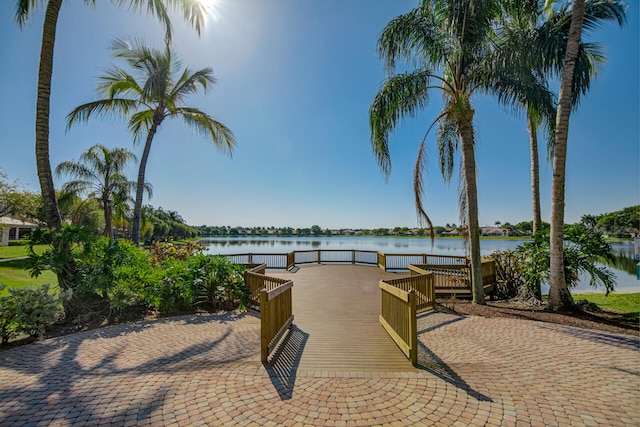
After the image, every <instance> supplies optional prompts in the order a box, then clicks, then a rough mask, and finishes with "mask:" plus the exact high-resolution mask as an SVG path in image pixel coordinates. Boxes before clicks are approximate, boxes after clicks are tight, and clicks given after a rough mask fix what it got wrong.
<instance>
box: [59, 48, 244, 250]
mask: <svg viewBox="0 0 640 427" xmlns="http://www.w3.org/2000/svg"><path fill="white" fill-rule="evenodd" d="M112 51H113V54H114V57H115V58H116V59H122V60H123V61H124V62H125V63H126V64H127V65H128V66H129V67H130V68H131V70H132V74H130V73H129V72H128V71H126V70H124V69H123V68H120V67H117V66H113V67H112V68H111V69H109V70H107V71H106V74H105V75H103V76H101V77H99V79H100V83H99V84H98V91H99V93H100V94H102V95H103V96H104V98H102V99H99V100H97V101H93V102H89V103H86V104H83V105H80V106H78V107H76V108H75V109H74V110H73V111H71V112H70V113H69V115H68V116H67V129H69V128H70V127H71V126H72V125H73V124H74V123H76V122H78V121H81V122H86V121H87V120H89V118H90V117H91V116H92V115H94V114H97V115H115V116H119V117H122V118H127V119H128V126H129V131H130V132H131V134H132V135H133V137H134V142H138V141H140V140H141V139H142V138H143V137H145V138H146V141H145V145H144V150H143V152H142V157H141V159H140V168H139V171H138V183H137V187H136V199H135V205H134V212H133V230H132V236H131V237H132V240H133V242H134V243H136V244H139V243H140V215H141V211H142V193H143V190H144V176H145V170H146V167H147V160H148V158H149V152H150V150H151V144H152V142H153V138H154V136H155V134H156V132H157V131H158V128H159V127H160V125H161V124H162V122H163V121H164V120H165V119H167V118H173V117H180V118H182V119H183V120H184V122H185V123H186V124H187V125H189V126H191V127H192V128H193V129H195V130H196V131H197V132H198V133H200V134H201V135H203V136H207V137H210V138H211V141H212V142H213V144H214V145H215V146H216V148H218V149H219V150H221V151H226V152H228V153H231V152H232V150H233V147H234V145H235V139H234V136H233V133H232V132H231V130H229V128H227V127H226V126H225V125H223V124H222V123H220V122H218V121H216V120H215V119H213V117H211V116H209V115H208V114H206V113H204V112H202V111H201V110H199V109H197V108H193V107H185V106H183V105H182V104H183V103H184V101H185V98H186V97H187V96H188V95H190V94H194V93H197V92H198V89H199V88H202V90H203V91H205V92H206V91H207V90H208V88H209V86H210V85H213V84H215V79H214V77H213V70H211V68H208V67H207V68H203V69H201V70H198V71H195V72H192V71H191V70H190V69H189V68H185V69H184V70H182V71H181V72H178V68H179V67H180V66H181V64H180V61H178V60H177V59H176V58H175V57H174V55H173V53H172V52H171V49H170V46H169V45H168V44H167V45H166V47H165V49H164V50H163V51H161V50H157V49H152V48H150V47H148V46H146V45H145V44H144V43H143V42H142V41H140V40H135V41H129V40H125V39H118V40H115V41H114V43H113V46H112Z"/></svg>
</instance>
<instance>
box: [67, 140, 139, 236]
mask: <svg viewBox="0 0 640 427" xmlns="http://www.w3.org/2000/svg"><path fill="white" fill-rule="evenodd" d="M137 160H138V158H137V157H136V155H135V154H133V153H132V152H131V151H129V150H127V149H125V148H114V149H112V150H110V149H109V148H107V147H105V146H104V145H101V144H96V145H94V146H93V147H91V148H89V149H88V150H87V151H86V152H84V153H82V155H81V156H80V158H79V159H78V161H77V162H75V161H72V160H67V161H64V162H62V163H60V164H59V165H58V166H57V167H56V170H55V173H56V175H57V176H58V177H59V176H62V175H68V176H71V177H74V178H75V179H74V180H73V181H69V182H67V183H65V184H64V185H63V187H62V189H63V191H67V192H72V193H76V194H85V195H86V197H88V198H90V199H95V200H97V201H98V203H99V205H100V208H101V209H102V210H103V211H104V223H105V226H104V231H103V233H102V235H103V236H105V237H110V238H111V237H113V211H114V206H115V205H116V204H118V203H121V202H122V201H123V200H126V199H128V198H129V194H130V193H131V191H132V190H133V189H134V188H135V187H136V183H135V181H129V180H127V177H126V176H125V175H124V173H123V169H124V168H125V166H126V165H127V163H129V162H130V161H137ZM146 189H147V191H148V192H149V193H151V187H150V186H149V184H147V185H146Z"/></svg>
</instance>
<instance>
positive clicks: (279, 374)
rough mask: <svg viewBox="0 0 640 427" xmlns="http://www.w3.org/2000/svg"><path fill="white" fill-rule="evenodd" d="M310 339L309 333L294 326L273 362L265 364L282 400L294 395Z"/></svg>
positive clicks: (277, 350)
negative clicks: (303, 356) (300, 366)
mask: <svg viewBox="0 0 640 427" xmlns="http://www.w3.org/2000/svg"><path fill="white" fill-rule="evenodd" d="M308 339H309V334H308V333H306V332H304V331H302V330H301V329H300V328H298V327H297V326H296V325H292V326H291V330H290V331H289V333H288V334H287V336H286V337H285V338H283V340H282V341H281V342H280V345H279V347H278V348H277V349H276V351H275V352H274V354H273V356H272V358H271V360H270V361H269V362H267V363H263V365H264V367H265V369H266V370H267V373H268V374H269V379H270V380H271V383H272V384H273V386H274V387H275V389H276V390H277V392H278V395H279V396H280V400H289V399H291V396H292V395H293V387H294V386H295V383H296V373H297V372H298V366H299V365H300V358H301V357H302V352H303V351H304V347H305V345H306V344H307V340H308Z"/></svg>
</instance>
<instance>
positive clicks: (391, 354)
mask: <svg viewBox="0 0 640 427" xmlns="http://www.w3.org/2000/svg"><path fill="white" fill-rule="evenodd" d="M267 275H269V276H273V277H281V278H286V279H287V280H293V314H294V316H295V320H294V322H293V323H294V325H295V327H294V329H293V331H292V333H291V338H292V341H293V342H294V344H295V346H297V348H298V350H296V352H295V353H296V354H294V355H291V354H289V355H287V356H286V357H288V358H295V359H296V360H295V361H291V362H292V363H294V364H295V366H296V370H298V371H303V370H304V371H326V372H332V371H354V372H356V371H357V372H361V371H368V372H375V371H385V372H406V371H412V370H414V369H415V368H414V367H413V366H412V365H411V363H410V362H409V360H408V359H407V358H406V357H405V356H404V354H403V353H402V352H401V351H400V349H399V348H398V347H397V346H396V345H395V343H394V342H393V341H392V340H391V338H390V337H389V335H388V334H387V332H386V331H385V330H384V329H383V328H382V326H381V325H380V322H379V320H378V318H379V315H380V289H379V288H378V282H379V281H380V279H383V278H393V277H401V276H406V274H403V275H401V274H395V273H385V272H384V271H381V270H380V269H378V268H374V267H367V266H354V265H316V266H306V267H302V268H300V270H298V271H297V272H296V273H285V272H273V271H269V272H268V273H267Z"/></svg>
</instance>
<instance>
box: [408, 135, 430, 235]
mask: <svg viewBox="0 0 640 427" xmlns="http://www.w3.org/2000/svg"><path fill="white" fill-rule="evenodd" d="M426 168H427V156H426V149H425V140H424V139H423V140H422V141H421V142H420V147H419V149H418V156H417V157H416V164H415V167H414V168H413V194H414V197H415V201H416V213H417V215H418V223H419V224H420V226H424V225H425V224H426V226H427V228H428V229H429V231H430V235H431V241H432V242H433V239H435V231H434V229H433V223H432V222H431V218H429V215H427V211H426V210H425V209H424V202H423V199H424V182H423V176H424V174H425V171H426Z"/></svg>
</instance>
